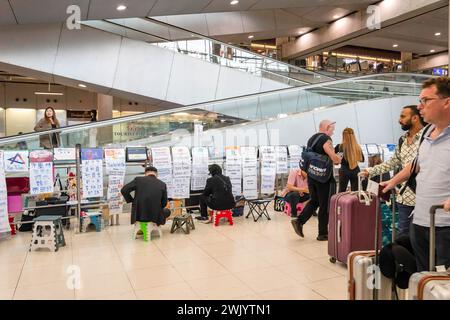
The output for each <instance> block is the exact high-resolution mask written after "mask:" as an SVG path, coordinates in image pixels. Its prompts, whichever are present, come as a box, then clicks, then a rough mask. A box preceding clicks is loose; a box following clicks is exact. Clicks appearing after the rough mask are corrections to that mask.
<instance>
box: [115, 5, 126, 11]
mask: <svg viewBox="0 0 450 320" xmlns="http://www.w3.org/2000/svg"><path fill="white" fill-rule="evenodd" d="M126 9H127V6H124V5H123V4H121V5H119V6H117V8H116V10H117V11H123V10H126Z"/></svg>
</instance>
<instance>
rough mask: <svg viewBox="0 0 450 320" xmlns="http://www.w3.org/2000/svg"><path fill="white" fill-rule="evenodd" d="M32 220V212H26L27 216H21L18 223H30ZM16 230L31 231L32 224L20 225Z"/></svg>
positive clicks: (33, 216)
mask: <svg viewBox="0 0 450 320" xmlns="http://www.w3.org/2000/svg"><path fill="white" fill-rule="evenodd" d="M34 218H36V217H35V215H34V214H33V212H27V214H22V218H21V219H20V222H31V221H33V219H34ZM18 230H19V231H20V232H30V231H32V230H33V224H32V223H25V224H20V225H19V228H18Z"/></svg>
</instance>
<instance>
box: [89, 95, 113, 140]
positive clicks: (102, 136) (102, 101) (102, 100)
mask: <svg viewBox="0 0 450 320" xmlns="http://www.w3.org/2000/svg"><path fill="white" fill-rule="evenodd" d="M112 115H113V97H112V96H109V95H106V94H101V93H98V94H97V120H98V121H101V120H108V119H112ZM92 131H93V132H92V135H93V134H95V133H96V138H95V140H96V147H102V146H103V145H104V144H107V143H112V142H113V126H105V127H100V128H98V129H97V130H92ZM91 139H93V137H92V138H91Z"/></svg>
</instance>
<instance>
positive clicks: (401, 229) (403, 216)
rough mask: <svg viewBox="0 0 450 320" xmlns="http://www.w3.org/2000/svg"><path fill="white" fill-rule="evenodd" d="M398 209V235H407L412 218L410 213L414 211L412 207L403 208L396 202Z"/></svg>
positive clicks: (403, 206)
mask: <svg viewBox="0 0 450 320" xmlns="http://www.w3.org/2000/svg"><path fill="white" fill-rule="evenodd" d="M397 208H398V235H397V237H399V236H401V235H409V226H410V225H411V220H412V217H411V218H410V216H411V213H412V212H413V210H414V207H411V206H405V205H404V204H400V203H398V202H397Z"/></svg>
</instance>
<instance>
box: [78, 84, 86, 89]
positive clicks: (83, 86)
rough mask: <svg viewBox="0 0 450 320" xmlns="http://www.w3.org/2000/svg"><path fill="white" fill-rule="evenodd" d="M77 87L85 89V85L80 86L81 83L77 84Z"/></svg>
mask: <svg viewBox="0 0 450 320" xmlns="http://www.w3.org/2000/svg"><path fill="white" fill-rule="evenodd" d="M78 86H79V87H80V88H86V85H85V84H82V83H80V84H78Z"/></svg>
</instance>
